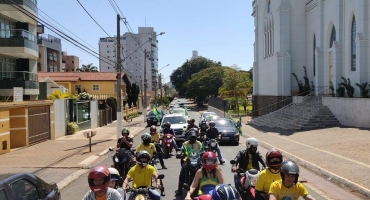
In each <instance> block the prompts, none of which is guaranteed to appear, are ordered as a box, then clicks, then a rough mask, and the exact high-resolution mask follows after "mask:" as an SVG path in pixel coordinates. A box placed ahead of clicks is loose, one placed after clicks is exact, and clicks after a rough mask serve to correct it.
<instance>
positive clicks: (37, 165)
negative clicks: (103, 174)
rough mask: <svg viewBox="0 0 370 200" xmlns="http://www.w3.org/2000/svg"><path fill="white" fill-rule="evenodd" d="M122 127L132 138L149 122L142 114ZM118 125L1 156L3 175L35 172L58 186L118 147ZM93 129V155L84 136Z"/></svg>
mask: <svg viewBox="0 0 370 200" xmlns="http://www.w3.org/2000/svg"><path fill="white" fill-rule="evenodd" d="M122 125H123V126H127V127H130V135H131V136H134V135H136V134H137V133H139V132H140V131H142V130H143V129H144V128H145V126H146V123H144V119H143V116H142V115H141V116H139V117H136V118H134V119H133V120H132V122H130V123H127V122H126V121H122ZM116 126H117V122H116V121H115V122H113V123H111V124H108V125H107V126H103V127H98V128H95V129H89V130H83V131H79V132H77V133H75V134H74V135H67V136H63V137H60V138H57V139H56V140H48V141H44V142H40V143H38V144H35V145H32V146H30V147H24V148H19V149H15V150H12V151H11V152H9V153H7V154H3V155H0V160H1V162H0V171H1V172H0V174H12V173H19V172H32V173H35V174H36V175H39V176H40V177H41V178H42V179H44V180H45V181H47V182H56V183H59V182H61V181H63V179H65V178H66V176H69V175H70V174H72V173H73V172H75V171H76V170H78V169H81V168H89V167H90V164H91V163H92V162H94V161H95V160H96V159H98V158H99V156H102V155H103V154H104V153H105V152H107V151H108V147H110V146H112V147H115V146H116V143H117V133H116V130H117V129H116ZM92 130H93V131H96V135H95V136H94V137H92V139H91V143H92V147H91V152H90V151H89V139H87V138H86V137H85V136H84V134H83V133H84V132H86V131H92ZM51 169H54V170H51ZM55 169H57V170H55Z"/></svg>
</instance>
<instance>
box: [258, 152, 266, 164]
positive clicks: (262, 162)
mask: <svg viewBox="0 0 370 200" xmlns="http://www.w3.org/2000/svg"><path fill="white" fill-rule="evenodd" d="M257 156H258V161H259V162H260V163H261V164H262V166H263V168H266V163H265V159H263V157H262V155H261V154H260V152H257Z"/></svg>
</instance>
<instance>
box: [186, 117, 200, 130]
mask: <svg viewBox="0 0 370 200" xmlns="http://www.w3.org/2000/svg"><path fill="white" fill-rule="evenodd" d="M189 122H190V123H189V124H188V127H187V128H186V131H188V130H190V129H191V128H196V129H199V127H198V126H197V125H195V119H190V120H189Z"/></svg>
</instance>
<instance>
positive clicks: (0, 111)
mask: <svg viewBox="0 0 370 200" xmlns="http://www.w3.org/2000/svg"><path fill="white" fill-rule="evenodd" d="M9 151H10V132H9V109H8V108H0V155H1V154H4V153H8V152H9Z"/></svg>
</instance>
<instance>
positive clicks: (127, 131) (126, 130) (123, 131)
mask: <svg viewBox="0 0 370 200" xmlns="http://www.w3.org/2000/svg"><path fill="white" fill-rule="evenodd" d="M121 133H122V135H123V134H127V135H129V134H130V130H128V128H126V127H123V128H122V131H121Z"/></svg>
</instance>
